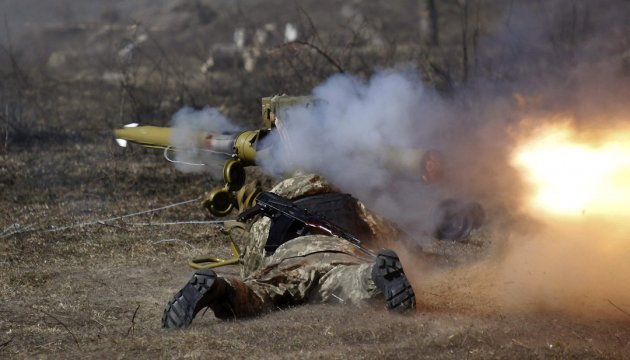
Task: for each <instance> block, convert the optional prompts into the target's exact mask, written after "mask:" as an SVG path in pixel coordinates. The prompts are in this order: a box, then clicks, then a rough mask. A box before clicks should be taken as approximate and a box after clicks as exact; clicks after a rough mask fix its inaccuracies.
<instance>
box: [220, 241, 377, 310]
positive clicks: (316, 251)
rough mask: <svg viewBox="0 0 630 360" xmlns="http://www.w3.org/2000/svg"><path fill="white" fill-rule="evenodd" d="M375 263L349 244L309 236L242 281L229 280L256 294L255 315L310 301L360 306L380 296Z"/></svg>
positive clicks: (282, 249) (267, 260)
mask: <svg viewBox="0 0 630 360" xmlns="http://www.w3.org/2000/svg"><path fill="white" fill-rule="evenodd" d="M373 264H374V262H373V259H371V258H369V257H367V256H366V255H365V254H363V253H362V252H361V251H360V250H358V249H357V248H355V247H354V246H353V245H351V244H350V243H349V242H347V241H346V240H343V239H339V238H336V237H331V236H324V235H308V236H302V237H298V238H296V239H293V240H291V241H288V242H286V243H285V244H283V245H281V246H280V247H279V248H278V249H277V250H276V252H275V253H274V254H273V255H271V256H268V257H266V258H265V259H264V260H263V264H262V267H261V268H259V269H258V270H257V271H255V272H253V273H252V274H251V275H250V276H248V277H246V278H245V279H243V280H242V281H240V280H237V279H236V278H231V279H230V278H228V279H226V280H227V281H228V282H230V283H231V284H232V285H233V286H234V285H236V283H237V282H239V283H241V284H242V285H245V286H247V288H249V290H251V291H252V292H253V294H252V295H254V294H255V296H256V297H257V298H258V299H257V300H259V301H255V303H258V304H259V306H256V307H257V308H258V309H257V310H258V311H254V313H257V312H262V311H265V310H272V309H274V308H276V307H282V306H290V305H297V304H301V303H307V302H309V303H313V302H317V303H342V304H355V305H356V304H361V303H364V302H365V301H367V300H369V299H371V298H374V297H375V296H377V295H378V294H379V293H380V291H379V290H378V288H377V287H376V285H375V284H374V281H373V280H372V267H373ZM251 302H252V301H250V303H251Z"/></svg>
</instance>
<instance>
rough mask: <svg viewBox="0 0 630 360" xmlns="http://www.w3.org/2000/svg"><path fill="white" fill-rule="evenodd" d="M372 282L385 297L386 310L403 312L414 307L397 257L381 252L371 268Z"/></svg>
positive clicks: (392, 253)
mask: <svg viewBox="0 0 630 360" xmlns="http://www.w3.org/2000/svg"><path fill="white" fill-rule="evenodd" d="M372 280H374V283H375V284H376V287H378V288H379V289H380V290H381V291H382V292H383V295H384V296H385V306H386V307H387V309H388V310H392V311H398V312H404V311H407V310H411V309H414V308H415V307H416V296H415V294H414V292H413V289H412V288H411V284H410V283H409V280H407V276H405V272H404V271H403V268H402V264H401V263H400V259H398V255H396V253H395V252H393V251H392V250H388V249H385V250H381V251H380V252H379V253H378V256H377V257H376V263H375V264H374V267H373V268H372Z"/></svg>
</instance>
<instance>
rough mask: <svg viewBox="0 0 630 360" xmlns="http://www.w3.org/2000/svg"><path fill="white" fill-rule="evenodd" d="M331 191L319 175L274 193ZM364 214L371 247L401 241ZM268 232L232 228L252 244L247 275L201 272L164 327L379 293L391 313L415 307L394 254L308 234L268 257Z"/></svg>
mask: <svg viewBox="0 0 630 360" xmlns="http://www.w3.org/2000/svg"><path fill="white" fill-rule="evenodd" d="M332 191H335V189H333V188H332V186H331V185H330V184H328V183H327V182H326V181H325V180H324V179H322V178H321V177H319V176H316V175H298V176H295V177H293V178H290V179H287V180H284V181H283V182H281V183H280V184H278V185H277V186H276V187H274V188H273V189H272V192H275V193H276V194H278V195H281V196H283V197H286V198H289V199H293V198H298V197H304V196H309V195H316V194H320V193H326V192H332ZM358 211H359V213H360V214H359V215H360V217H361V219H362V220H364V221H365V223H366V224H367V227H368V228H369V232H370V233H371V235H372V236H371V238H372V239H371V240H372V241H375V242H377V243H378V242H379V241H380V240H383V239H385V238H389V239H391V238H395V237H396V236H397V235H398V230H397V228H396V227H395V226H394V225H392V224H391V223H388V222H387V221H385V220H383V219H381V218H379V217H378V216H376V215H374V214H371V213H369V212H368V211H367V210H366V209H365V207H364V206H363V205H362V204H359V206H358ZM270 228H271V221H270V220H269V219H268V218H265V217H262V218H260V219H258V220H257V221H255V222H254V223H253V224H252V226H251V228H250V230H249V231H245V230H244V229H243V228H242V227H239V226H235V227H231V228H230V229H231V230H232V231H238V232H239V233H240V234H238V235H240V237H241V239H242V240H244V242H245V243H246V246H245V248H244V251H243V253H242V254H241V265H242V266H241V277H240V278H238V277H220V276H217V274H216V273H215V272H214V271H213V270H211V269H202V270H198V271H196V272H195V273H194V274H193V276H192V278H191V279H190V281H189V282H188V284H186V285H185V286H184V287H183V288H182V289H181V290H180V291H179V292H178V293H176V294H175V296H174V297H173V298H172V299H171V301H169V303H168V304H167V306H166V308H165V310H164V313H163V316H162V324H163V326H164V327H165V328H181V327H184V326H188V325H189V324H190V323H191V322H192V320H193V318H194V317H195V315H196V314H197V313H198V312H199V311H200V310H201V309H203V308H205V307H210V308H211V309H212V311H213V312H214V314H215V316H216V317H218V318H221V319H230V318H238V317H246V316H254V315H258V314H260V313H261V312H263V311H266V310H271V309H273V308H276V307H281V306H287V305H296V304H300V303H304V302H335V303H352V304H361V303H363V302H365V301H366V300H369V299H371V298H374V297H376V296H377V295H378V294H381V293H384V296H383V297H382V298H383V300H384V301H385V305H386V307H387V308H388V309H395V310H396V311H405V310H408V309H412V308H413V307H414V306H415V296H414V292H413V289H412V288H411V285H410V284H409V282H408V280H407V279H406V277H405V275H404V272H403V270H402V265H401V264H400V261H399V259H398V257H397V255H396V254H395V253H394V252H393V251H391V250H382V251H380V252H379V254H378V256H377V257H376V259H374V258H372V257H371V256H368V255H366V254H365V253H364V252H362V251H361V250H359V249H358V248H357V247H355V246H354V245H352V244H351V243H350V242H348V241H346V240H344V239H340V238H337V237H333V236H324V235H305V236H300V237H297V238H294V239H292V240H289V241H287V242H285V243H283V244H282V245H280V246H279V247H278V248H277V249H276V250H275V252H274V253H273V254H271V255H267V254H266V253H265V244H266V243H267V238H268V237H269V231H270ZM232 235H235V234H232ZM379 296H380V295H379Z"/></svg>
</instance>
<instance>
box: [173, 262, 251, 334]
mask: <svg viewBox="0 0 630 360" xmlns="http://www.w3.org/2000/svg"><path fill="white" fill-rule="evenodd" d="M206 307H210V308H211V309H212V310H213V311H214V313H215V316H217V317H218V318H220V319H229V318H235V317H246V316H252V315H255V314H257V313H259V312H260V311H261V309H262V301H261V299H260V298H259V297H258V296H257V295H256V294H255V293H254V292H253V291H252V290H251V289H250V288H249V287H248V286H247V285H246V284H244V283H243V282H241V281H239V280H236V279H229V281H228V280H227V279H225V278H222V277H219V276H217V274H216V273H215V272H214V271H213V270H212V269H201V270H197V271H196V272H195V273H194V274H193V276H192V278H191V279H190V280H189V281H188V283H187V284H186V285H185V286H184V287H183V288H182V289H181V290H180V291H179V292H177V294H175V296H173V299H171V300H170V301H169V302H168V304H167V305H166V308H165V309H164V314H163V315H162V327H164V328H167V329H174V328H183V327H187V326H189V325H190V323H191V322H192V320H193V318H194V317H195V315H197V313H198V312H199V311H200V310H202V309H204V308H206Z"/></svg>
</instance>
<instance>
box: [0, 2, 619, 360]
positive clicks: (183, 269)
mask: <svg viewBox="0 0 630 360" xmlns="http://www.w3.org/2000/svg"><path fill="white" fill-rule="evenodd" d="M31 2H32V1H31ZM29 3H30V2H29ZM34 3H37V2H34ZM62 3H63V4H64V5H63V6H62V7H61V8H59V9H57V10H56V12H52V15H51V18H53V19H61V20H59V21H56V22H55V21H51V22H50V23H44V22H45V20H43V19H44V18H46V17H45V16H43V15H45V13H46V12H47V11H50V9H48V8H47V6H50V5H48V3H46V4H43V2H42V3H41V4H40V5H41V6H42V7H41V9H40V10H41V12H42V13H38V14H31V15H33V18H32V19H31V20H30V21H31V23H28V24H26V25H24V24H25V22H24V21H20V19H18V16H17V15H16V16H15V17H14V18H11V17H10V16H9V18H10V21H7V20H5V26H6V28H7V29H9V28H11V29H13V32H12V33H13V35H11V36H12V37H9V36H8V32H7V31H5V35H7V36H5V38H7V39H9V40H10V41H9V42H7V41H6V40H7V39H2V41H3V42H2V44H4V45H3V47H2V50H3V51H2V53H1V54H0V59H1V62H0V77H1V78H0V91H1V93H0V106H1V109H0V112H1V113H2V115H1V117H0V119H2V122H1V123H0V358H108V359H109V358H121V359H124V358H194V359H196V358H207V357H213V358H218V359H223V358H226V359H227V358H271V359H275V358H282V359H286V358H322V359H330V358H332V359H337V358H339V359H345V358H365V359H374V358H379V359H400V358H427V359H442V358H444V359H453V358H456V359H461V358H471V359H488V358H502V359H515V358H562V359H564V358H572V359H573V358H575V359H598V358H599V359H609V358H613V359H628V358H630V327H629V326H628V325H629V324H630V314H629V313H630V309H625V308H624V307H619V306H618V305H617V304H614V303H612V302H611V303H610V309H611V310H612V311H613V312H616V313H617V316H615V317H601V318H597V317H582V316H575V315H571V314H570V313H564V312H562V311H548V310H543V309H536V310H528V311H511V310H506V309H504V308H501V307H495V306H494V305H493V303H492V302H487V301H486V299H485V298H484V291H485V290H484V289H481V290H479V289H476V288H467V287H466V286H465V280H461V278H456V277H457V276H458V272H457V270H456V269H457V266H452V267H451V265H450V264H449V265H448V266H449V267H447V268H448V269H451V268H452V269H455V270H453V271H452V272H451V273H450V275H449V276H451V277H452V279H453V281H452V282H449V281H447V280H448V279H449V277H448V276H446V277H442V279H443V280H444V279H446V281H442V282H440V283H439V284H435V283H433V284H432V285H431V286H426V287H423V286H422V284H424V282H423V281H421V280H418V281H417V284H416V283H415V282H414V284H415V285H417V286H416V295H417V310H416V311H415V312H414V313H413V314H409V315H404V316H403V315H397V314H390V313H388V312H387V311H385V309H383V308H382V307H380V306H365V307H351V306H342V305H325V304H311V305H304V306H299V307H295V308H288V309H282V310H279V311H276V312H273V313H270V314H266V315H263V316H260V317H257V318H253V319H248V320H239V321H227V322H226V321H220V320H218V319H215V318H213V316H212V314H211V313H206V314H204V315H202V316H201V315H200V316H199V317H198V318H197V319H196V320H195V322H194V323H193V325H192V326H191V327H190V328H189V329H186V330H176V331H165V330H163V329H162V328H161V327H160V326H161V324H160V319H161V315H162V311H163V309H164V306H165V305H166V303H167V301H168V300H169V299H170V297H171V296H172V295H173V294H174V293H175V292H176V291H177V290H178V289H179V288H180V287H181V286H182V285H183V284H184V283H185V282H186V281H187V280H188V278H189V277H190V273H191V269H190V268H189V267H188V266H187V262H188V261H189V260H190V259H191V258H194V257H196V256H202V255H205V254H209V253H211V254H216V255H220V256H224V257H227V256H228V255H229V250H228V247H227V244H228V241H227V239H226V238H225V237H224V236H223V235H222V234H221V233H220V231H219V227H218V226H214V225H208V224H203V225H199V224H187V225H173V226H164V225H159V224H160V223H163V222H171V221H197V220H199V221H200V220H211V218H210V217H209V215H207V214H206V212H205V210H203V209H202V208H201V205H200V203H199V201H194V202H191V203H187V204H184V205H180V206H176V207H171V208H168V209H165V210H162V211H156V212H151V213H146V214H142V215H137V216H133V217H126V218H122V219H116V220H111V221H110V220H109V219H112V218H118V217H120V216H122V215H127V214H134V213H137V212H142V211H145V210H149V209H157V208H161V207H163V206H166V205H170V204H176V203H179V202H182V201H187V200H194V199H198V198H199V197H200V196H201V195H202V194H203V192H204V191H207V190H209V189H210V188H211V187H213V186H215V185H217V184H218V182H217V181H216V180H212V179H209V178H208V177H207V176H206V175H203V174H182V173H180V172H177V171H176V170H175V169H174V167H173V166H171V165H170V164H168V163H167V162H166V161H165V160H164V159H163V157H162V154H161V152H160V151H153V150H149V149H142V148H140V147H130V148H127V149H122V148H120V147H118V146H117V145H116V143H115V142H114V141H113V138H112V137H113V136H112V135H113V134H112V130H113V129H114V128H116V127H119V126H121V125H123V124H126V123H129V122H133V121H141V122H142V123H143V124H151V125H163V126H164V125H167V124H168V119H169V118H170V116H171V115H172V114H173V113H174V112H175V111H177V110H178V109H179V108H180V107H181V106H183V105H191V106H197V107H199V106H203V105H206V104H209V105H211V106H216V107H218V108H219V109H221V110H222V111H224V112H225V113H226V114H228V115H229V116H231V117H233V118H236V119H237V120H238V121H239V122H240V123H241V124H244V125H248V126H256V125H257V124H258V116H259V111H260V110H259V106H260V105H259V102H258V101H259V98H260V97H262V96H268V95H270V94H273V93H278V92H288V93H296V92H299V93H307V92H308V91H309V90H310V89H311V88H312V87H313V86H314V85H316V84H317V83H319V82H320V81H322V80H323V79H325V78H326V77H327V76H329V75H331V74H333V73H335V72H336V71H337V70H339V69H338V68H336V65H335V64H331V62H330V61H329V60H327V59H326V58H323V57H322V56H321V54H319V53H318V52H316V51H303V50H296V49H295V48H287V47H285V46H281V45H274V46H273V47H271V49H270V50H269V51H267V52H265V53H264V55H263V56H261V58H260V59H259V60H258V63H257V67H256V69H257V70H255V71H254V73H250V72H247V71H245V70H243V66H244V64H243V59H241V58H240V56H241V55H240V53H234V52H231V51H233V49H232V50H225V48H222V49H223V50H217V49H218V48H216V47H215V48H214V52H213V54H215V55H216V54H223V55H216V56H215V58H214V59H215V64H216V65H214V66H215V67H211V68H209V70H208V68H206V69H205V70H203V71H202V69H203V65H204V64H206V61H207V57H208V53H209V52H210V51H209V47H210V45H209V44H213V43H220V42H221V41H222V42H223V43H228V44H229V43H231V41H232V36H233V34H232V32H233V28H234V27H235V26H236V25H237V24H241V26H244V27H245V28H247V29H255V28H256V26H260V24H263V23H264V22H266V21H272V20H273V19H274V16H273V14H276V13H278V11H276V10H277V9H278V8H279V7H280V8H283V9H285V8H290V10H287V11H286V12H285V14H284V15H283V16H282V21H290V20H292V21H295V22H296V23H299V21H300V20H301V21H302V22H301V23H300V29H305V31H306V32H308V29H309V26H313V23H314V24H315V26H318V27H319V32H320V34H319V35H318V36H319V37H317V36H313V37H311V38H310V39H311V40H312V41H313V42H314V44H317V45H318V46H320V47H324V45H328V47H326V48H325V50H326V51H328V52H329V53H330V54H332V57H333V58H337V59H343V60H344V61H343V63H342V64H341V65H342V66H343V67H344V68H346V69H348V70H350V71H353V72H356V73H359V74H369V72H370V71H373V69H374V67H376V66H386V65H388V64H395V63H401V62H408V61H410V59H413V61H415V64H416V65H417V66H418V67H420V68H421V69H428V71H427V72H426V73H425V75H426V76H427V81H428V82H429V83H431V84H433V85H435V86H436V87H437V88H439V89H441V91H442V90H444V89H449V88H450V87H451V86H454V85H457V83H458V81H460V80H461V76H462V74H461V71H459V70H457V69H455V68H453V67H452V66H451V65H449V64H448V61H450V60H452V57H451V56H448V54H449V51H450V50H449V49H450V48H448V46H445V47H444V48H443V49H441V50H439V51H438V50H435V51H434V52H432V53H431V56H430V57H423V56H419V54H422V51H421V50H420V49H421V48H416V47H415V45H413V44H412V45H410V43H412V42H413V41H415V40H414V35H413V34H414V32H415V31H416V30H415V29H416V28H417V24H416V23H415V22H414V21H415V20H414V19H415V18H414V16H417V15H413V16H412V15H410V14H412V13H413V14H416V12H417V2H416V1H401V2H400V4H398V5H397V6H395V7H391V6H386V5H387V4H385V5H383V3H388V2H386V1H384V2H374V3H369V2H364V3H362V2H355V3H356V4H362V5H357V8H358V9H359V10H360V11H365V12H366V13H367V14H374V12H378V10H379V9H385V10H382V11H383V12H382V13H381V15H382V18H381V20H380V23H379V22H377V23H375V22H373V21H372V20H374V17H369V16H367V17H366V19H367V21H365V22H364V23H363V26H367V27H368V28H369V26H372V28H370V29H372V30H370V31H379V32H382V33H383V34H385V36H384V38H385V40H386V42H389V43H395V42H396V41H398V42H399V44H400V46H397V47H395V48H388V47H387V46H385V47H380V46H376V45H374V44H369V43H368V41H367V40H365V39H363V40H361V39H362V38H361V36H360V34H359V35H357V31H356V29H354V30H353V29H348V28H347V27H342V30H341V31H340V32H338V33H335V31H333V30H334V29H336V28H335V27H336V26H340V25H339V24H340V23H342V22H344V21H345V20H343V19H344V18H343V17H340V16H341V15H339V14H338V13H339V9H340V8H341V7H342V5H343V4H344V3H345V2H342V1H332V0H331V1H327V2H326V4H328V5H329V6H328V9H335V14H337V15H335V16H328V15H329V13H328V12H326V11H324V10H322V8H323V7H321V6H318V2H317V1H305V2H303V3H300V5H302V8H300V7H299V6H295V4H293V5H288V4H286V2H279V1H277V2H271V3H272V4H265V2H260V1H243V2H242V3H241V5H240V7H233V6H232V4H231V3H230V2H223V1H221V2H217V3H215V4H213V3H212V2H206V1H197V2H194V1H193V2H190V4H196V6H198V7H193V8H189V7H187V5H186V4H188V3H187V2H184V1H182V2H176V3H177V4H176V5H167V4H163V3H162V2H142V1H138V2H113V3H114V4H116V6H118V8H117V9H118V10H116V11H114V10H111V11H110V10H107V9H100V8H99V9H100V10H99V12H98V13H93V12H95V11H96V10H93V9H92V10H90V11H88V10H85V14H83V15H82V13H81V11H82V10H80V8H77V7H73V6H72V5H73V2H72V1H65V2H62ZM75 3H77V2H75ZM447 3H448V4H450V3H451V2H445V3H444V4H447ZM453 3H456V2H454V1H453ZM489 3H491V2H488V3H485V4H486V5H487V4H489ZM208 4H213V6H214V8H211V7H210V5H208ZM31 5H32V4H31ZM2 6H3V8H2V9H3V10H4V11H6V12H7V13H8V14H11V13H10V11H12V10H11V9H13V10H14V11H16V12H15V14H19V16H20V17H25V16H26V15H24V14H27V15H28V4H27V3H26V2H24V3H22V4H20V3H19V2H15V1H5V2H3V3H2ZM199 6H201V7H199ZM442 6H443V8H441V10H443V11H444V14H446V15H445V17H444V20H442V21H443V22H444V23H448V22H449V21H459V19H460V17H459V16H458V15H457V14H455V15H453V14H452V12H453V10H452V9H451V8H450V7H449V6H450V5H448V6H447V5H442ZM453 6H455V5H453ZM487 6H489V7H490V10H487V11H486V12H484V11H482V15H481V16H482V19H485V18H484V17H486V16H487V17H490V16H494V15H493V14H495V13H496V12H497V11H498V10H496V9H495V8H494V7H492V5H487ZM270 8H272V9H273V10H274V11H271V10H270ZM7 9H8V10H7ZM209 9H212V11H210V10H209ZM70 10H73V11H74V12H72V11H70ZM69 11H70V12H69ZM331 11H332V10H331ZM256 13H259V14H264V16H262V15H261V18H258V17H256V16H253V15H252V14H256ZM331 13H332V12H331ZM287 14H288V15H287ZM305 14H310V19H309V18H307V17H306V16H305ZM202 15H203V16H202ZM0 18H2V17H1V16H0ZM6 18H7V17H6V16H5V19H6ZM26 18H28V16H26ZM391 19H395V20H391ZM453 19H455V20H453ZM132 20H133V21H132ZM152 20H153V21H154V23H152ZM134 21H135V25H133V24H134ZM32 22H35V23H32ZM309 22H313V23H311V25H309ZM20 24H22V25H20ZM366 24H367V25H366ZM368 25H369V26H368ZM445 28H448V27H445ZM171 29H176V30H177V31H175V32H173V31H170V30H171ZM310 29H311V31H312V30H313V28H312V27H311V28H310ZM331 29H332V30H331ZM396 29H400V30H399V31H398V32H396ZM409 29H413V30H409ZM359 33H360V32H359ZM367 33H368V34H369V33H370V32H369V31H368V32H367ZM142 34H148V39H149V40H146V39H145V40H142V39H144V37H143V36H141V35H142ZM311 35H313V34H312V33H311ZM335 35H336V36H335ZM344 36H346V37H345V38H344ZM441 36H443V37H444V38H445V39H448V38H449V36H451V35H449V34H448V30H447V31H444V32H443V33H442V35H441ZM453 36H454V37H457V36H458V34H454V35H453ZM200 39H205V40H200ZM445 41H446V40H445ZM353 42H356V43H353ZM129 44H133V46H135V48H136V50H133V51H135V53H134V55H133V56H132V57H128V56H127V55H128V54H127V53H125V52H122V53H121V51H122V50H123V49H125V48H127V46H128V45H129ZM339 44H341V45H339ZM348 44H350V45H348ZM29 45H31V46H29ZM375 46H376V47H375ZM348 49H352V51H350V50H348ZM392 49H393V50H392ZM221 51H223V53H222V52H221ZM225 54H227V55H225ZM221 59H223V60H221ZM226 59H227V60H226ZM222 61H223V62H222ZM458 61H459V60H457V61H455V63H458ZM337 65H340V64H337ZM445 69H451V70H449V71H450V72H449V73H445ZM458 79H460V80H458ZM250 175H251V176H252V177H257V178H260V179H262V180H264V181H265V182H266V184H270V183H271V182H272V179H270V178H267V177H265V176H263V175H261V174H260V173H258V172H256V171H253V172H252V173H250ZM477 236H478V237H480V239H478V240H475V241H472V242H469V243H466V244H451V245H440V244H436V245H434V247H433V248H431V250H432V251H435V252H438V253H441V254H446V255H447V256H449V259H451V260H452V263H453V264H457V263H459V262H462V261H464V262H466V261H474V260H477V259H479V258H485V257H486V256H489V254H490V253H491V249H493V244H492V241H493V240H492V239H483V238H482V237H483V233H480V234H478V235H477ZM404 260H405V266H406V267H411V268H414V269H415V268H416V267H414V266H413V264H412V265H410V263H413V262H414V259H413V258H409V257H405V258H404ZM221 271H222V272H224V273H227V274H237V273H238V269H237V268H236V267H226V268H223V269H221ZM413 277H414V279H422V277H423V274H422V273H421V272H419V270H418V271H417V272H414V274H413ZM464 279H465V277H464ZM492 286H493V284H491V283H489V284H487V287H492ZM477 290H479V292H476V291H477Z"/></svg>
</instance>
